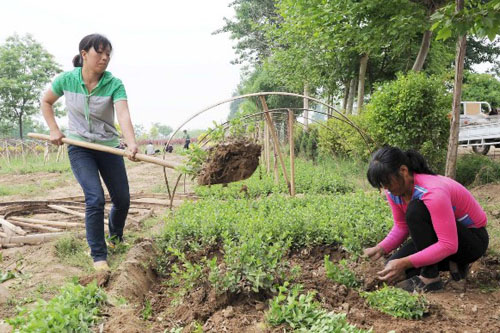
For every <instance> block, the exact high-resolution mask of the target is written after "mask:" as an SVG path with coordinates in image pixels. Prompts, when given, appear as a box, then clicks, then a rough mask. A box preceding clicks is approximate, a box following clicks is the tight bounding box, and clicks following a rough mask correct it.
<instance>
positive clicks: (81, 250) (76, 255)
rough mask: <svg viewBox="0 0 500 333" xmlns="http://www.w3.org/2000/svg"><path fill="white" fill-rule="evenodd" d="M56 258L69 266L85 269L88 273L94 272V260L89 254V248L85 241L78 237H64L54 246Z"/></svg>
mask: <svg viewBox="0 0 500 333" xmlns="http://www.w3.org/2000/svg"><path fill="white" fill-rule="evenodd" d="M54 249H55V254H56V256H57V257H58V258H59V259H61V261H62V262H63V263H65V264H67V265H70V266H74V267H80V268H83V269H84V270H85V271H86V272H90V271H91V270H92V259H91V258H90V256H89V255H88V254H87V251H88V246H87V243H86V242H85V240H83V239H79V238H76V237H72V236H70V237H63V238H60V239H58V240H57V241H56V243H55V245H54Z"/></svg>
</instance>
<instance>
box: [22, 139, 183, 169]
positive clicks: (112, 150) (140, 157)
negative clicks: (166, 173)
mask: <svg viewBox="0 0 500 333" xmlns="http://www.w3.org/2000/svg"><path fill="white" fill-rule="evenodd" d="M28 136H29V137H30V138H33V139H38V140H45V141H49V142H50V136H48V135H46V134H39V133H28ZM62 142H64V143H66V144H68V145H74V146H78V147H83V148H88V149H93V150H99V151H103V152H106V153H111V154H115V155H120V156H128V154H127V152H126V151H125V150H123V149H118V148H113V147H108V146H104V145H100V144H96V143H90V142H85V141H77V140H73V139H68V138H63V139H62ZM135 158H136V159H138V160H139V161H143V162H148V163H153V164H157V165H161V166H163V167H167V168H170V169H175V168H176V167H177V164H176V163H172V162H168V161H166V160H164V159H161V158H158V157H154V156H149V155H146V154H139V153H137V154H135Z"/></svg>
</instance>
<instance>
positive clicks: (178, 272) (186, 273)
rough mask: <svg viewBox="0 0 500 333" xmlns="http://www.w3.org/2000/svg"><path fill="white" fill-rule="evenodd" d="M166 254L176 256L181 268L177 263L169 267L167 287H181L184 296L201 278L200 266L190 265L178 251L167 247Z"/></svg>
mask: <svg viewBox="0 0 500 333" xmlns="http://www.w3.org/2000/svg"><path fill="white" fill-rule="evenodd" d="M168 252H170V253H171V254H173V255H174V256H176V257H177V258H178V259H179V261H180V264H181V266H182V268H180V267H179V265H177V263H175V264H173V265H172V266H171V272H170V278H169V280H168V285H169V286H171V287H182V289H181V294H185V293H186V292H187V291H189V290H191V289H192V288H193V287H194V286H195V285H196V283H197V282H198V280H199V279H200V277H201V276H202V266H200V265H198V264H193V263H191V262H190V261H189V260H187V259H186V255H185V254H184V253H182V252H181V251H179V250H178V249H174V248H172V247H168Z"/></svg>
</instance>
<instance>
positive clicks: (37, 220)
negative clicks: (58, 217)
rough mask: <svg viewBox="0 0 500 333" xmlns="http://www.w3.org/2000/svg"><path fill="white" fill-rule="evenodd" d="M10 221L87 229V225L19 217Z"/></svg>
mask: <svg viewBox="0 0 500 333" xmlns="http://www.w3.org/2000/svg"><path fill="white" fill-rule="evenodd" d="M10 219H11V220H13V221H19V222H26V223H35V224H43V225H47V226H50V227H62V228H75V227H76V228H83V227H85V224H83V223H78V222H60V221H49V220H42V219H32V218H25V217H17V216H11V217H10Z"/></svg>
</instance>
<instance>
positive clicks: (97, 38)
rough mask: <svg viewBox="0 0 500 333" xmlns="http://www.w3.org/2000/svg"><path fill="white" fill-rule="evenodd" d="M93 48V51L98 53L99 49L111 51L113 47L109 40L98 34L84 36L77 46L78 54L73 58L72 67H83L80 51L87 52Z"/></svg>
mask: <svg viewBox="0 0 500 333" xmlns="http://www.w3.org/2000/svg"><path fill="white" fill-rule="evenodd" d="M91 47H93V48H94V50H96V51H98V50H99V48H102V49H105V48H107V47H109V49H110V50H112V49H113V46H111V42H110V41H109V39H107V38H106V37H104V36H103V35H100V34H91V35H88V36H85V37H83V38H82V40H81V41H80V44H79V45H78V51H79V52H78V54H77V55H76V56H74V57H73V66H74V67H83V58H82V54H81V52H82V51H87V52H88V51H89V50H90V48H91Z"/></svg>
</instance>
